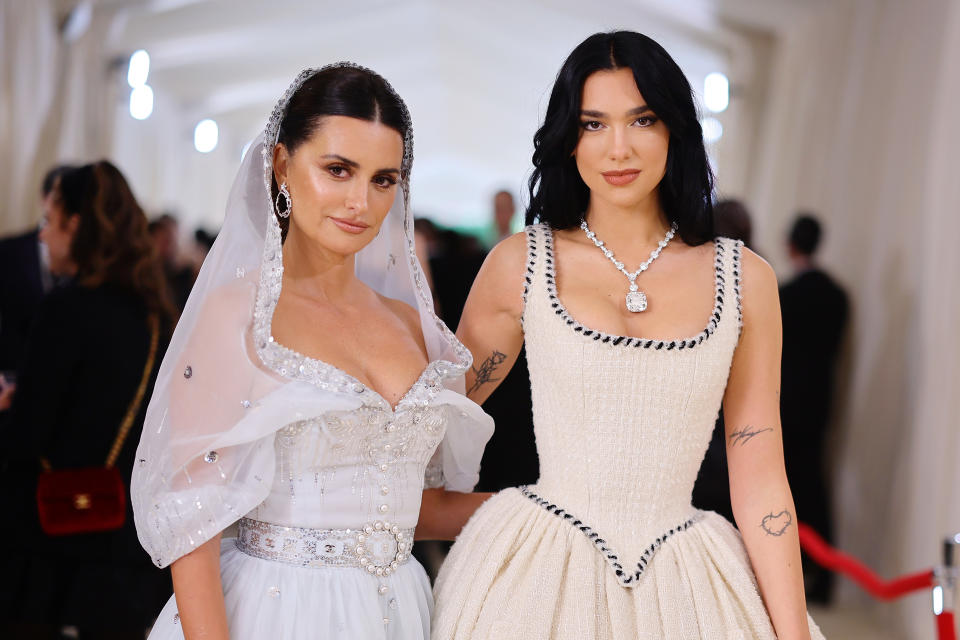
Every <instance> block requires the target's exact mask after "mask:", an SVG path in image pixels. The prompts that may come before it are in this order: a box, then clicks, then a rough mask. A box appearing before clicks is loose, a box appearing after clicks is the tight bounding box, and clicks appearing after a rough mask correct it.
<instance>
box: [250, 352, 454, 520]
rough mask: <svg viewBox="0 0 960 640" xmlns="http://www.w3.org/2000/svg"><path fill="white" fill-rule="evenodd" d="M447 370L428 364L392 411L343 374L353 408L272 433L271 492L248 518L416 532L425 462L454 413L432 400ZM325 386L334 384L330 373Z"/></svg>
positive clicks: (343, 383) (367, 390) (450, 408)
mask: <svg viewBox="0 0 960 640" xmlns="http://www.w3.org/2000/svg"><path fill="white" fill-rule="evenodd" d="M288 354H292V357H295V355H294V354H293V352H288ZM297 366H300V365H297ZM447 371H448V365H447V363H443V362H434V363H430V364H429V365H428V366H427V368H426V369H425V370H424V372H423V374H422V375H421V376H420V378H419V379H418V380H417V381H416V383H415V384H414V385H413V387H411V389H410V390H409V391H408V392H407V393H406V394H405V395H404V396H403V398H401V400H400V402H399V403H398V404H397V406H396V407H395V408H392V407H391V406H390V404H389V403H388V402H387V401H386V400H385V399H384V398H383V397H381V396H380V395H379V394H378V393H377V392H376V391H374V390H372V389H370V388H369V387H366V386H365V385H363V384H361V383H359V382H358V381H356V380H355V379H353V378H352V377H351V376H349V375H348V374H346V373H343V372H340V376H338V378H342V380H339V384H342V385H344V386H345V387H346V388H348V389H350V391H351V392H352V393H354V394H355V395H356V397H357V400H358V401H359V403H358V406H356V407H354V408H351V409H346V410H337V411H330V412H327V413H325V414H323V415H321V416H319V417H316V418H311V419H308V420H301V421H297V422H294V423H291V424H288V425H286V426H285V427H283V428H282V429H280V430H279V431H278V432H277V436H276V440H275V442H274V449H275V454H276V458H275V459H276V464H275V473H274V477H273V482H272V484H271V487H270V493H269V495H268V496H267V498H266V500H264V501H263V502H262V503H261V504H260V505H259V506H257V507H256V508H255V509H254V510H253V511H252V512H250V513H249V514H248V517H250V518H253V519H255V520H261V521H266V522H270V523H273V524H278V525H283V526H296V527H310V528H329V529H337V528H350V527H358V526H362V525H364V524H366V523H370V522H374V521H377V520H382V521H389V522H392V523H395V524H398V525H400V526H401V527H413V526H414V525H415V524H416V522H417V517H418V514H419V511H420V499H421V494H422V491H423V488H424V477H425V473H427V466H428V462H429V461H430V459H431V457H432V456H433V453H434V451H435V450H436V448H437V445H438V444H439V443H440V441H441V440H442V439H443V436H444V433H445V430H446V424H447V421H448V412H450V411H452V410H453V408H452V407H451V406H450V405H449V404H446V403H442V402H438V401H437V398H436V396H437V393H438V392H439V391H440V390H441V389H442V384H441V382H442V380H443V379H444V377H445V375H446V373H447ZM324 379H325V383H326V384H331V378H330V375H329V372H327V375H326V376H325V378H324ZM334 383H336V380H335V379H334ZM432 472H433V473H436V470H433V471H432Z"/></svg>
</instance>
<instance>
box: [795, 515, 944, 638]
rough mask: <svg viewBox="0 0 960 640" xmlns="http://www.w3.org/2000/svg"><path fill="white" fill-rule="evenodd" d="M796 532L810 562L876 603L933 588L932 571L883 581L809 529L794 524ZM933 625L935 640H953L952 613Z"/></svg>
mask: <svg viewBox="0 0 960 640" xmlns="http://www.w3.org/2000/svg"><path fill="white" fill-rule="evenodd" d="M797 530H798V533H799V534H800V547H801V548H802V549H803V550H804V552H806V553H807V555H809V556H810V557H811V558H813V560H814V562H816V563H817V564H819V565H820V566H822V567H824V568H826V569H830V570H831V571H835V572H837V573H841V574H843V575H845V576H847V577H848V578H850V579H851V580H853V581H854V582H856V583H857V584H858V585H860V586H861V587H862V588H863V589H864V591H866V592H867V593H869V594H870V595H872V596H873V597H875V598H877V599H879V600H893V599H895V598H899V597H901V596H904V595H906V594H908V593H911V592H913V591H919V590H921V589H930V588H932V587H933V586H934V584H935V580H934V571H933V569H927V570H926V571H920V572H917V573H911V574H907V575H904V576H900V577H899V578H894V579H893V580H884V579H882V578H881V577H880V576H878V575H877V574H876V573H874V572H873V571H871V570H870V569H869V568H868V567H867V566H866V565H864V564H863V563H862V562H860V561H859V560H857V559H856V558H854V557H853V556H851V555H849V554H847V553H844V552H842V551H838V550H836V549H834V548H833V547H831V546H830V545H829V544H827V543H826V541H825V540H824V539H823V538H821V537H820V535H819V534H818V533H817V532H816V531H814V530H813V529H812V528H811V527H810V526H809V525H806V524H804V523H802V522H798V523H797ZM936 624H937V638H938V640H957V632H956V622H955V620H954V615H953V611H949V610H944V611H943V612H942V613H940V614H939V615H937V616H936Z"/></svg>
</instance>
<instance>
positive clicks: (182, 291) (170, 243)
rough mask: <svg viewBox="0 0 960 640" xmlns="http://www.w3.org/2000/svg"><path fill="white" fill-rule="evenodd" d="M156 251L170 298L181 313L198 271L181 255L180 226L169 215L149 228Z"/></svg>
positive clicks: (158, 219) (151, 223) (165, 214)
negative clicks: (186, 262)
mask: <svg viewBox="0 0 960 640" xmlns="http://www.w3.org/2000/svg"><path fill="white" fill-rule="evenodd" d="M148 229H149V231H150V239H151V240H152V241H153V247H154V251H155V252H156V255H157V259H158V260H160V264H161V266H162V268H163V274H164V276H165V277H166V279H167V286H168V287H169V288H170V296H171V298H172V300H173V303H174V304H175V305H176V307H177V309H178V310H179V311H183V307H184V306H185V305H186V304H187V298H188V297H189V296H190V289H191V287H193V281H194V279H195V278H196V272H197V269H195V268H194V266H193V265H192V264H185V262H184V260H183V259H182V257H181V255H180V250H179V247H180V224H179V223H178V222H177V219H176V218H175V217H173V216H172V215H171V214H169V213H164V214H163V215H161V216H160V217H159V218H157V219H156V220H152V221H151V222H150V225H149V227H148Z"/></svg>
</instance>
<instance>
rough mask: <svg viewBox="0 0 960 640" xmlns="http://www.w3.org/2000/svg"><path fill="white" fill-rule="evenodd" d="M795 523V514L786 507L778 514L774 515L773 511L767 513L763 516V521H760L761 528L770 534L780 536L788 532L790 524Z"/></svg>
mask: <svg viewBox="0 0 960 640" xmlns="http://www.w3.org/2000/svg"><path fill="white" fill-rule="evenodd" d="M792 524H793V514H791V513H790V512H789V511H787V510H786V509H784V510H783V511H781V512H780V513H778V514H777V515H773V512H772V511H771V512H770V513H768V514H767V515H765V516H763V521H762V522H761V523H760V528H761V529H763V530H764V531H765V532H766V534H767V535H768V536H775V537H778V538H779V537H780V536H782V535H783V534H784V533H786V531H787V529H789V528H790V525H792Z"/></svg>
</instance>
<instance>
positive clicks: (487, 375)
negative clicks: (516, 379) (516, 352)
mask: <svg viewBox="0 0 960 640" xmlns="http://www.w3.org/2000/svg"><path fill="white" fill-rule="evenodd" d="M506 359H507V354H505V353H500V352H499V351H497V350H496V349H494V350H493V353H492V354H491V355H490V357H489V358H487V359H486V360H484V361H483V362H482V363H481V364H480V367H479V368H478V367H471V369H472V371H473V375H474V376H476V378H475V379H474V381H473V386H471V387H470V388H469V389H467V395H470V394H471V393H473V392H474V391H476V390H477V389H479V388H480V387H482V386H483V385H485V384H486V383H488V382H496V381H497V380H499V379H500V378H494V377H493V372H494V371H495V370H496V368H497V367H499V366H500V365H501V364H503V362H504V361H505V360H506Z"/></svg>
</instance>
